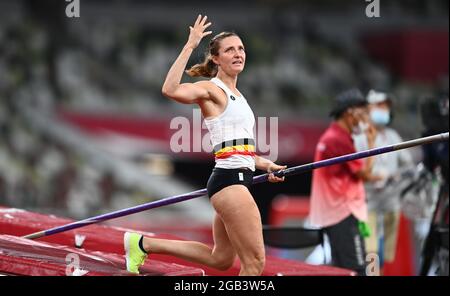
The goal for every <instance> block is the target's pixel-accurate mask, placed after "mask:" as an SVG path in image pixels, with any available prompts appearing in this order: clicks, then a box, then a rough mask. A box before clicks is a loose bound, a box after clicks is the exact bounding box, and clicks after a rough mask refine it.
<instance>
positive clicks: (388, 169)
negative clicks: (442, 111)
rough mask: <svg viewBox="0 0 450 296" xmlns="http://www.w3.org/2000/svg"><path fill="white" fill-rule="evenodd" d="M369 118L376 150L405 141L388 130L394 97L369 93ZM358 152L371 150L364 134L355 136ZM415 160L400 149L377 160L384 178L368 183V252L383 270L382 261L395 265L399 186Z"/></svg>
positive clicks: (376, 167) (375, 168) (375, 169)
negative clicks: (377, 256)
mask: <svg viewBox="0 0 450 296" xmlns="http://www.w3.org/2000/svg"><path fill="white" fill-rule="evenodd" d="M367 101H368V103H369V105H368V107H369V117H370V120H371V121H372V123H373V125H374V127H375V128H376V130H377V132H376V137H375V140H374V142H373V148H379V147H383V146H388V145H393V144H396V143H400V142H402V141H403V140H402V138H401V137H400V135H399V134H398V133H397V131H395V130H394V129H393V128H391V127H389V124H390V123H391V120H392V98H391V96H390V95H388V94H387V93H384V92H378V91H375V90H370V91H369V93H368V95H367ZM354 141H355V146H356V150H357V151H362V150H366V149H368V148H369V147H368V146H369V145H368V142H369V141H368V139H367V137H365V136H364V135H360V136H355V137H354ZM413 165H414V164H413V160H412V156H411V154H410V152H409V151H408V150H399V151H396V152H393V153H385V154H382V155H377V156H375V157H374V162H373V168H372V172H373V173H374V174H377V175H379V176H381V178H382V179H381V180H379V181H375V182H373V181H370V180H369V181H367V182H366V183H365V189H366V194H367V203H368V209H369V219H368V226H369V229H370V232H371V235H370V236H368V237H367V238H366V249H367V252H368V253H375V254H378V255H379V258H380V267H381V269H380V270H382V267H383V262H393V261H394V258H395V250H396V245H397V234H398V225H399V218H400V205H401V200H400V189H402V188H403V187H402V186H400V183H401V182H402V180H403V178H402V177H401V176H402V174H403V173H405V172H407V171H408V170H410V169H412V167H413Z"/></svg>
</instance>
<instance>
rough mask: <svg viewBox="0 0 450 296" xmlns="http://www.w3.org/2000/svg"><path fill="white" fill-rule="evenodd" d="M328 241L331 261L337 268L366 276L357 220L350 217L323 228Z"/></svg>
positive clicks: (364, 252) (363, 247)
mask: <svg viewBox="0 0 450 296" xmlns="http://www.w3.org/2000/svg"><path fill="white" fill-rule="evenodd" d="M324 230H325V233H326V234H327V236H328V238H329V239H330V247H331V259H332V261H333V265H335V266H337V267H342V268H347V269H352V270H355V271H356V272H357V273H358V275H365V274H366V247H365V242H364V238H363V237H362V236H361V233H360V231H359V227H358V219H356V218H355V216H353V215H350V216H348V217H347V218H345V219H344V220H342V221H341V222H339V223H337V224H335V225H332V226H329V227H326V228H324Z"/></svg>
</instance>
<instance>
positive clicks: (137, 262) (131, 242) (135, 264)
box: [123, 232, 147, 274]
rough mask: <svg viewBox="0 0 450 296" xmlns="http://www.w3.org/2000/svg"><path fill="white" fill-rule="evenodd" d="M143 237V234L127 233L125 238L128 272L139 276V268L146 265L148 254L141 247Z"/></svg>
mask: <svg viewBox="0 0 450 296" xmlns="http://www.w3.org/2000/svg"><path fill="white" fill-rule="evenodd" d="M141 237H142V235H141V234H138V233H132V232H125V235H124V236H123V244H124V247H125V258H126V263H127V270H128V271H129V272H132V273H137V274H139V267H140V266H141V265H143V264H144V262H145V259H146V258H147V254H146V253H144V252H143V251H142V250H141V248H140V247H139V240H140V239H141Z"/></svg>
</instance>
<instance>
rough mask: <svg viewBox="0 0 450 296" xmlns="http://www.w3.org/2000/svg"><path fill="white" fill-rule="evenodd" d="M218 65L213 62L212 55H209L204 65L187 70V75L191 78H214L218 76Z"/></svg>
mask: <svg viewBox="0 0 450 296" xmlns="http://www.w3.org/2000/svg"><path fill="white" fill-rule="evenodd" d="M217 71H218V70H217V65H216V64H215V63H214V62H213V60H212V57H211V55H207V57H206V58H205V60H204V61H203V62H202V63H199V64H196V65H194V66H192V67H191V68H190V69H188V70H186V71H185V72H186V74H188V75H189V76H191V77H200V76H202V77H208V78H212V77H215V76H216V75H217Z"/></svg>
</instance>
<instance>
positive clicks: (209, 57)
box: [185, 32, 239, 78]
mask: <svg viewBox="0 0 450 296" xmlns="http://www.w3.org/2000/svg"><path fill="white" fill-rule="evenodd" d="M230 36H236V37H239V36H238V35H237V34H236V33H234V32H222V33H220V34H217V35H216V36H214V37H213V38H212V39H211V41H210V42H209V45H208V48H207V50H206V52H205V59H204V60H203V62H201V63H199V64H195V65H194V66H192V67H191V68H189V69H188V70H186V71H185V72H186V74H188V75H189V76H191V77H208V78H212V77H215V76H216V75H217V71H218V66H217V65H216V64H215V63H214V61H213V56H217V55H218V54H219V48H220V41H221V40H223V39H225V38H227V37H230Z"/></svg>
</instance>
